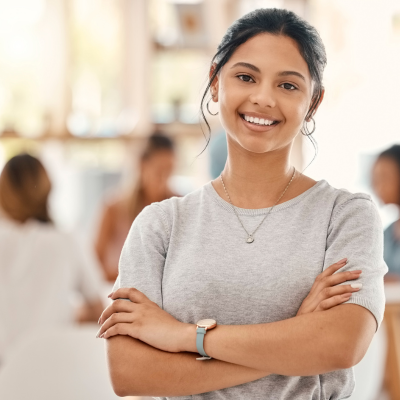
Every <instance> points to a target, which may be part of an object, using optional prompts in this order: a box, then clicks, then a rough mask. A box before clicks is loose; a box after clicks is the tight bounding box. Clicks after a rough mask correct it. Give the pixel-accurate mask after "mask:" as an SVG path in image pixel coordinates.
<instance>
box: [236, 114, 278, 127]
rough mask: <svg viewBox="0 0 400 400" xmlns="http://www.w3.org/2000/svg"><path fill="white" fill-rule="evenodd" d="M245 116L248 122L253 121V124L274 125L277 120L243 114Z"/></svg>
mask: <svg viewBox="0 0 400 400" xmlns="http://www.w3.org/2000/svg"><path fill="white" fill-rule="evenodd" d="M243 118H244V119H245V120H246V121H247V122H251V123H252V124H255V125H272V124H273V123H274V122H275V121H270V120H269V119H264V118H255V117H249V116H247V115H243Z"/></svg>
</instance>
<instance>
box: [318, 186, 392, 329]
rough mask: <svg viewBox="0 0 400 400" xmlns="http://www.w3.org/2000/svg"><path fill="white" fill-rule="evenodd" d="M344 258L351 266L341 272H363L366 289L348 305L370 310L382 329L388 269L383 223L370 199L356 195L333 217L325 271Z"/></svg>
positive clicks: (348, 265)
mask: <svg viewBox="0 0 400 400" xmlns="http://www.w3.org/2000/svg"><path fill="white" fill-rule="evenodd" d="M342 258H347V259H348V262H347V264H346V266H345V267H344V268H342V269H341V270H340V271H339V272H342V271H352V270H357V269H360V270H362V274H361V276H360V278H359V279H358V280H357V283H361V284H362V285H363V286H362V288H361V289H360V291H358V292H356V293H353V294H352V296H351V298H350V300H349V301H347V302H346V303H352V304H358V305H360V306H362V307H364V308H366V309H368V310H369V311H370V312H371V313H372V314H373V315H374V317H375V319H376V323H377V327H379V325H380V323H381V322H382V319H383V313H384V310H385V293H384V286H383V277H384V275H385V274H386V272H387V266H386V264H385V262H384V260H383V229H382V224H381V219H380V216H379V214H378V210H377V208H376V206H375V204H374V203H373V202H372V200H371V199H370V198H369V196H367V195H363V194H360V195H353V197H352V198H351V199H349V200H347V201H345V202H344V203H343V204H341V205H338V206H337V207H336V209H335V210H334V212H333V214H332V219H331V223H330V226H329V230H328V237H327V249H326V253H325V262H324V269H326V268H328V267H329V266H330V265H332V264H334V263H335V262H337V261H339V260H340V259H342ZM346 284H348V282H346Z"/></svg>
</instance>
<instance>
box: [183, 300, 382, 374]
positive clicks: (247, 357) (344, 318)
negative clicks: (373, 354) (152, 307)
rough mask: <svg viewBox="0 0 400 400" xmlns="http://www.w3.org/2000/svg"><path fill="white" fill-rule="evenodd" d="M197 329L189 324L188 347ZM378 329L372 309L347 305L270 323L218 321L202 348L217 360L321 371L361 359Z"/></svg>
mask: <svg viewBox="0 0 400 400" xmlns="http://www.w3.org/2000/svg"><path fill="white" fill-rule="evenodd" d="M195 329H196V328H195V325H191V326H189V325H188V331H187V334H186V338H187V339H186V340H185V347H184V348H185V350H187V351H195V349H196V345H195V340H194V337H195V335H196V333H195ZM375 329H376V322H375V319H374V317H373V315H372V314H371V313H370V312H369V311H368V310H366V309H365V308H363V307H361V306H358V305H354V304H345V305H341V306H338V307H334V308H332V309H331V310H328V311H323V312H316V313H311V314H306V315H301V316H298V317H295V318H291V319H288V320H284V321H278V322H274V323H269V324H259V325H239V326H235V325H229V326H228V325H221V326H217V328H215V329H213V330H211V331H209V332H208V333H207V334H206V336H205V339H204V349H205V351H206V353H207V354H208V355H209V356H211V357H213V358H216V359H218V360H222V361H226V362H230V363H233V364H238V365H243V366H247V367H249V368H255V369H257V370H265V371H269V372H270V373H273V374H280V375H292V376H305V375H317V374H322V373H325V372H329V371H333V370H337V369H344V368H350V367H351V366H353V365H355V364H356V363H358V362H359V361H360V360H361V358H362V357H363V356H364V354H365V352H366V350H367V348H368V346H369V343H370V341H371V340H372V337H373V335H374V332H375ZM190 330H191V332H190Z"/></svg>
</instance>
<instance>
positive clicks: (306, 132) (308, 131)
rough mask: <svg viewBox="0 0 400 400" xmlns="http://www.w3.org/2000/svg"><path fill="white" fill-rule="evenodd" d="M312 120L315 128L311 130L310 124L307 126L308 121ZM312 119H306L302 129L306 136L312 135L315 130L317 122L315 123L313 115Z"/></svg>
mask: <svg viewBox="0 0 400 400" xmlns="http://www.w3.org/2000/svg"><path fill="white" fill-rule="evenodd" d="M310 121H312V122H313V128H312V130H311V131H310V130H309V129H308V126H307V124H308V122H310ZM310 121H306V120H304V124H303V129H302V130H301V133H302V134H303V135H304V136H311V135H312V134H313V133H314V132H315V128H316V124H315V120H314V118H313V117H311V118H310Z"/></svg>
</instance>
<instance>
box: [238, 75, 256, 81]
mask: <svg viewBox="0 0 400 400" xmlns="http://www.w3.org/2000/svg"><path fill="white" fill-rule="evenodd" d="M237 77H238V78H239V79H240V80H241V81H243V82H254V80H253V78H252V77H251V76H249V75H237Z"/></svg>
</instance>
